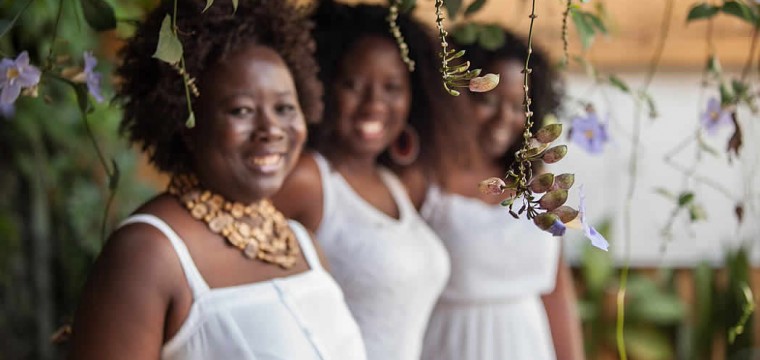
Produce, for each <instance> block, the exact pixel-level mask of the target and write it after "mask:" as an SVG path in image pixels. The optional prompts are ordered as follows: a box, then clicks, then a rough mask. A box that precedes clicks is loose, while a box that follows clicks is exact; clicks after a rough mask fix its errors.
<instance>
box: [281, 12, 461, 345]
mask: <svg viewBox="0 0 760 360" xmlns="http://www.w3.org/2000/svg"><path fill="white" fill-rule="evenodd" d="M388 16H389V9H388V8H387V7H383V6H378V5H355V6H351V5H343V4H337V3H335V2H333V1H322V2H321V3H320V5H319V7H318V8H317V10H316V13H315V15H314V20H315V23H316V27H315V29H314V31H313V34H314V38H315V40H316V41H317V59H318V62H319V66H320V78H321V80H322V82H323V84H324V86H325V97H324V99H325V116H324V117H323V121H322V123H320V124H318V125H316V126H315V127H314V128H313V129H312V131H311V135H310V138H309V145H310V148H311V150H312V151H311V152H308V153H305V154H304V156H302V158H301V160H300V161H299V163H298V165H297V166H296V169H295V170H294V171H293V173H292V174H291V175H290V176H289V178H288V179H287V180H286V183H285V185H284V186H283V190H282V191H281V192H279V193H278V194H277V196H276V197H275V203H276V204H277V205H278V207H280V208H281V209H282V211H283V213H285V214H287V215H288V216H290V217H292V218H294V219H296V220H298V221H300V222H301V223H303V224H304V225H305V226H306V227H307V228H308V229H310V230H312V231H314V233H315V234H316V237H317V241H318V242H319V243H320V245H321V246H322V248H323V249H324V250H325V254H326V256H327V258H328V259H329V261H330V265H331V266H332V274H333V276H334V277H335V279H336V280H337V282H338V284H340V286H341V288H342V289H343V292H344V294H345V298H346V303H347V304H348V306H349V308H350V309H351V312H352V314H353V315H354V317H355V318H356V321H357V323H358V324H359V328H360V329H361V332H362V336H363V338H364V342H365V345H366V347H367V356H368V358H369V359H377V360H388V359H393V360H416V359H419V356H420V351H421V346H422V339H423V335H424V330H425V326H426V324H427V321H428V315H429V314H430V311H431V310H432V308H433V305H434V304H435V301H436V299H437V298H438V296H439V294H440V291H441V290H442V289H443V286H444V284H445V282H446V279H447V278H448V274H449V260H448V254H446V251H445V249H444V248H443V246H442V245H441V243H440V240H439V239H438V237H436V236H435V234H434V233H433V232H432V231H431V230H430V228H429V227H428V226H427V225H426V224H425V222H424V221H423V220H422V219H421V218H420V217H419V214H418V213H417V211H416V210H415V208H414V205H413V204H412V203H411V202H410V199H409V196H408V194H407V192H406V190H405V188H404V187H403V184H402V183H401V182H400V181H399V179H398V177H396V176H395V175H394V174H393V173H392V172H391V171H389V169H388V168H389V167H395V166H398V165H400V164H403V163H405V162H408V161H410V160H413V159H411V158H413V157H414V155H419V157H420V158H428V159H430V161H438V160H447V159H451V157H446V156H438V154H435V153H432V152H428V150H429V149H432V148H433V146H432V144H433V143H434V142H435V141H437V138H439V137H442V135H444V134H443V132H444V131H445V129H446V125H447V124H449V123H450V122H453V121H461V120H462V118H461V117H457V111H458V110H457V108H456V107H455V106H454V104H456V103H457V102H456V101H450V98H449V97H447V95H446V93H445V90H444V89H443V87H442V86H441V83H440V79H439V76H438V70H437V69H438V60H437V59H438V58H437V48H436V46H435V42H434V40H433V36H432V35H431V33H430V32H429V29H427V28H425V27H424V26H422V25H421V24H419V23H417V22H416V21H414V20H413V19H412V18H411V17H410V16H409V15H407V14H399V17H398V25H399V27H400V28H401V32H402V33H403V34H404V38H405V40H406V43H407V44H408V49H409V54H408V57H409V59H410V60H412V61H414V65H415V66H414V71H410V68H411V66H410V64H409V63H405V62H404V59H403V56H402V53H401V51H400V50H399V46H398V44H397V43H396V40H395V39H394V37H393V35H392V34H391V31H390V30H389V25H388V21H387V18H388ZM434 124H435V126H433V125H434ZM414 134H418V135H416V136H415V135H414ZM417 141H419V142H417ZM416 150H419V153H418V152H417V151H416Z"/></svg>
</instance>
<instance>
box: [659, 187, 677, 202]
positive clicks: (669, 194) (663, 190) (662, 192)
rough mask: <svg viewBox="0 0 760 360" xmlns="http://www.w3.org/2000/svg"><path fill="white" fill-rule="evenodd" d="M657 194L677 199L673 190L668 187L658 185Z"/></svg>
mask: <svg viewBox="0 0 760 360" xmlns="http://www.w3.org/2000/svg"><path fill="white" fill-rule="evenodd" d="M654 192H655V194H659V195H662V196H664V197H666V198H668V199H670V200H675V198H676V196H675V194H673V193H672V192H670V191H669V190H668V189H666V188H664V187H658V188H655V189H654Z"/></svg>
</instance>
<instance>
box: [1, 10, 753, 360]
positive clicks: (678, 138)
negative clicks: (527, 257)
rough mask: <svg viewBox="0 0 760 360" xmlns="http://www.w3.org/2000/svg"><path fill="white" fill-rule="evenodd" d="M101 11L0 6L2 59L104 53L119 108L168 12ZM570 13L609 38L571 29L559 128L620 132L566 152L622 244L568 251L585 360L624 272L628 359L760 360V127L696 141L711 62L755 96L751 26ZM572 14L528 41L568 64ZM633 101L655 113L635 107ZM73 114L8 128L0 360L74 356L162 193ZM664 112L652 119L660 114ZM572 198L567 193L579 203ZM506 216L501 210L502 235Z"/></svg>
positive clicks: (611, 340) (509, 17) (56, 59)
mask: <svg viewBox="0 0 760 360" xmlns="http://www.w3.org/2000/svg"><path fill="white" fill-rule="evenodd" d="M217 1H224V0H217ZM302 2H304V3H308V2H309V1H308V0H303V1H302ZM346 2H351V3H357V2H373V3H387V1H386V0H377V1H346ZM729 2H730V1H729ZM93 3H99V2H98V1H91V0H82V1H55V0H32V1H21V0H16V1H13V0H0V31H2V32H1V33H0V34H2V35H0V55H2V57H3V58H15V57H16V55H17V54H19V53H20V52H22V51H24V50H26V51H28V52H29V55H30V57H31V59H32V63H33V64H35V65H37V66H38V67H41V68H44V66H43V64H48V65H49V66H51V68H55V69H58V68H67V67H76V66H79V67H81V66H82V63H83V59H82V58H83V52H84V51H87V50H90V51H93V53H94V55H95V56H96V57H97V58H98V65H97V66H96V70H97V71H98V72H100V73H101V74H103V81H102V91H103V93H104V96H105V97H106V99H110V97H111V96H112V95H113V90H112V88H113V85H112V84H113V82H114V79H113V78H111V76H110V73H111V70H112V68H113V62H114V61H115V58H116V55H115V54H116V52H117V50H118V48H119V46H120V43H121V40H120V39H122V38H124V37H126V36H129V34H130V33H131V31H132V30H133V24H134V22H135V21H139V20H140V19H141V18H142V16H143V14H144V13H145V11H146V10H147V9H150V8H151V7H152V6H154V4H155V3H156V0H105V3H107V4H109V5H110V6H111V7H113V9H114V13H115V19H116V20H117V28H116V29H115V30H109V31H101V32H98V31H95V30H93V29H92V24H91V23H89V22H87V21H85V18H86V14H85V12H86V9H88V6H91V5H92V4H93ZM472 3H473V1H470V0H460V1H447V6H456V5H457V4H459V7H460V8H461V9H464V8H466V7H467V6H468V5H471V4H472ZM572 3H573V4H574V6H577V8H575V10H574V12H576V13H578V14H583V13H587V14H591V15H592V16H593V17H595V18H597V19H598V20H599V22H600V23H601V24H602V25H603V26H602V27H596V28H594V27H592V29H591V30H590V31H591V33H590V34H589V30H588V28H587V27H584V26H585V25H587V24H586V23H585V22H583V21H582V20H576V19H574V18H573V17H572V16H570V17H569V19H568V40H569V47H568V53H569V55H570V61H569V62H568V66H567V67H565V68H564V70H563V76H564V78H565V80H566V83H567V90H568V91H567V92H568V95H569V98H568V100H567V101H566V109H565V110H566V111H565V113H563V114H561V115H560V116H559V119H558V120H559V121H561V122H563V123H568V124H569V123H570V121H571V120H572V118H573V117H574V116H578V115H581V114H582V112H583V109H584V108H585V106H586V105H588V104H593V106H594V108H595V109H596V110H597V112H598V113H599V114H600V116H601V118H602V121H603V122H607V129H608V132H609V141H608V142H607V143H606V144H605V146H604V151H603V152H602V153H600V154H590V153H588V152H586V151H585V150H584V149H583V148H582V147H579V146H575V145H573V144H572V143H571V142H570V141H569V140H567V141H566V142H567V143H568V144H569V146H570V153H569V155H568V156H567V158H566V160H565V161H562V162H560V163H558V165H557V166H556V167H555V168H554V169H553V170H554V171H555V172H556V171H560V172H573V173H575V174H576V183H577V184H583V185H584V187H585V193H586V197H587V208H588V209H589V210H588V211H589V217H590V219H591V222H592V223H593V224H594V225H595V226H596V227H597V229H600V231H602V232H603V233H604V234H605V235H606V236H607V238H608V239H609V240H610V243H611V247H610V252H609V253H604V252H601V251H599V250H596V249H594V248H591V247H590V246H589V245H588V244H587V240H585V239H583V238H582V237H580V236H574V234H571V235H570V236H568V237H567V238H565V239H562V240H561V241H563V242H564V251H565V256H566V257H567V259H568V260H569V261H570V263H571V264H572V265H573V268H574V275H575V280H576V285H577V287H576V288H577V292H578V296H579V311H580V312H581V315H582V318H583V321H584V340H585V342H586V350H587V355H588V357H589V358H590V359H613V358H616V357H617V352H616V350H615V319H616V311H617V310H616V309H617V308H616V303H615V298H616V295H617V291H618V288H619V279H620V277H619V275H620V270H621V269H622V268H623V267H624V266H626V264H628V265H630V267H631V274H630V276H629V278H628V289H627V297H626V322H625V334H626V344H627V348H628V355H629V358H631V359H751V358H760V352H757V354H758V355H755V354H756V352H755V350H754V349H755V348H756V347H758V344H760V328H758V327H759V326H760V321H754V320H753V319H754V314H752V315H749V314H750V312H751V310H752V308H751V305H752V304H754V299H757V298H758V295H760V271H758V268H757V264H758V261H760V249H758V244H757V243H758V241H760V222H758V220H760V193H759V192H758V188H760V169H759V168H760V148H758V146H759V145H758V144H757V141H755V140H756V139H758V138H759V137H760V115H758V114H757V113H756V112H752V111H751V109H750V108H749V107H748V106H738V107H737V119H738V124H739V125H740V126H741V129H742V135H743V139H744V141H743V146H742V147H741V148H740V151H739V152H738V154H733V153H732V154H729V152H728V151H727V144H728V143H729V140H730V139H731V138H732V136H733V135H734V132H735V128H733V127H731V126H729V127H724V128H721V129H718V131H717V132H716V133H714V134H707V133H705V132H702V131H700V116H701V115H702V114H703V113H704V112H705V111H706V108H707V102H708V99H710V98H714V97H720V96H721V94H720V89H719V86H718V83H717V82H716V78H715V76H712V75H715V65H713V66H712V67H709V68H710V69H712V70H711V71H707V70H706V69H707V68H708V59H710V58H711V56H713V58H714V59H715V60H716V61H713V62H712V63H713V64H715V63H719V64H720V69H721V71H720V76H721V78H722V79H724V80H725V81H727V82H730V81H731V79H734V78H742V76H743V73H744V72H745V68H746V67H747V64H748V62H749V64H750V66H749V70H748V75H746V78H747V79H749V80H748V81H749V83H751V84H755V85H756V84H758V83H760V81H758V80H760V75H759V74H758V73H759V72H760V69H759V65H758V63H760V60H758V59H757V58H758V57H760V54H759V51H758V49H757V48H755V49H754V50H752V49H751V44H752V40H753V29H754V28H753V25H752V24H750V23H748V22H747V21H744V20H742V19H741V18H740V17H738V16H731V15H730V14H728V13H725V14H718V15H715V16H714V17H712V18H711V19H710V20H707V19H698V20H694V21H690V22H687V18H688V16H689V14H690V11H691V10H692V8H693V7H694V6H695V5H696V4H697V2H696V1H663V0H640V1H635V2H633V1H603V0H590V1H579V0H575V1H573V2H572ZM725 3H726V2H724V1H713V2H711V4H713V5H716V6H720V5H721V4H725ZM743 3H745V4H753V2H751V1H745V2H743ZM60 4H63V7H62V8H61V9H62V11H61V12H60V21H59V22H58V24H57V31H55V30H54V29H56V19H57V18H58V17H59V14H58V12H59V5H60ZM531 4H532V2H531V1H530V0H487V1H485V3H484V5H483V7H482V8H481V9H480V10H478V11H477V12H475V13H473V14H472V15H470V16H467V17H465V16H463V15H461V14H460V15H459V16H457V17H455V18H454V19H448V20H447V23H446V26H447V27H449V26H452V25H455V24H460V25H461V24H463V23H466V22H470V21H479V22H488V23H498V24H500V25H502V26H505V27H507V28H509V29H512V30H514V31H516V32H517V33H520V34H523V35H527V33H528V27H529V22H530V21H529V18H528V15H529V14H530V11H531ZM416 5H417V6H416V9H415V10H414V15H415V16H416V17H417V18H419V19H420V20H422V21H423V22H425V23H427V24H430V25H431V26H433V25H434V19H435V15H434V1H433V0H417V1H416ZM566 5H567V2H566V1H560V0H542V1H537V7H536V13H537V14H538V16H539V17H538V18H537V19H536V22H535V28H534V35H535V36H534V41H535V42H536V43H537V45H538V46H539V47H540V48H542V49H544V50H546V51H548V52H549V53H550V54H551V55H552V58H553V60H555V61H557V62H558V63H559V62H560V61H561V60H562V59H563V57H564V51H563V47H564V46H563V39H562V24H563V14H564V12H565V9H566ZM751 6H755V7H757V5H751ZM23 9H25V11H24V12H23V13H21V15H20V16H19V17H18V19H17V20H16V21H15V22H14V18H15V17H16V15H17V14H19V13H20V12H21V11H22V10H23ZM757 16H760V15H757ZM450 20H453V21H450ZM602 30H603V31H602ZM53 34H56V35H55V38H54V37H53ZM584 44H585V45H586V46H584ZM51 49H52V50H51ZM658 49H661V51H659V50H658ZM751 52H754V54H751ZM753 55H754V57H752V56H753ZM653 59H659V61H657V62H656V66H653ZM653 70H656V71H653ZM711 74H712V75H711ZM711 76H712V77H711ZM610 79H614V81H611V80H610ZM639 90H641V91H642V92H645V93H646V94H648V95H647V96H648V98H651V99H652V103H653V104H654V106H653V108H650V106H648V105H647V104H646V102H642V101H640V100H637V99H641V98H637V97H636V96H635V95H636V94H637V91H639ZM753 91H757V88H756V86H755V89H754V90H753ZM80 95H81V94H80ZM753 96H755V97H757V96H759V95H758V94H754V95H753ZM77 100H78V95H77V93H76V92H75V91H73V90H72V88H71V87H70V86H69V84H66V83H64V82H61V81H56V79H54V78H50V77H43V79H42V83H41V85H40V91H39V95H38V97H37V98H31V97H21V98H20V99H19V100H18V101H17V102H16V103H15V107H14V109H12V111H9V110H8V109H4V110H3V112H2V113H3V114H2V115H0V349H1V350H0V359H55V358H59V357H61V355H62V354H63V353H64V352H65V342H63V343H57V342H56V341H54V340H56V339H58V338H59V337H58V336H54V335H60V334H56V332H57V331H58V330H59V329H60V328H61V326H63V325H65V324H67V323H69V322H70V321H71V317H72V315H73V311H74V309H75V307H76V302H77V297H78V293H79V291H80V289H81V286H82V285H83V283H84V281H85V278H86V274H87V271H88V269H89V266H90V264H91V262H92V261H93V259H94V258H95V256H96V255H97V254H98V251H99V249H100V247H101V245H102V239H103V236H102V234H103V233H104V232H108V231H109V230H110V229H112V227H113V226H114V225H115V224H117V223H118V221H119V219H121V218H123V217H124V216H125V215H126V214H128V213H130V212H131V211H132V210H133V209H134V208H135V206H136V205H137V204H139V203H141V202H142V201H144V200H145V199H147V198H148V197H150V196H152V195H154V194H155V193H157V192H159V191H161V190H162V189H163V188H164V186H165V184H166V182H167V179H166V178H164V177H162V176H161V175H159V174H157V173H155V172H154V171H153V170H152V169H151V168H150V167H149V166H148V165H147V164H146V162H145V161H144V159H143V158H142V157H141V156H140V155H139V154H138V152H137V151H136V149H130V148H129V147H127V145H126V143H125V142H124V141H122V140H121V139H120V138H119V137H118V133H117V128H118V122H119V120H120V113H119V109H118V108H117V107H116V106H110V105H109V104H108V100H106V101H105V102H103V103H97V102H93V106H92V107H91V108H90V109H89V110H90V112H89V113H88V114H87V116H86V120H85V119H83V117H82V115H81V113H80V105H79V104H80V103H79V102H78V101H77ZM652 110H655V112H656V113H657V114H656V115H657V116H656V117H650V116H649V113H650V112H652ZM90 132H91V133H92V134H93V135H94V138H95V139H96V140H97V144H98V146H99V148H100V150H101V152H102V154H103V160H104V163H105V164H106V167H105V168H104V167H103V166H102V165H101V159H100V157H99V155H98V152H97V151H95V148H94V147H93V143H92V141H91V138H90V137H88V133H90ZM114 164H115V165H114ZM632 168H635V171H633V172H632ZM116 179H118V182H116V181H115V180H116ZM576 188H577V187H576ZM110 189H116V190H115V192H112V191H111V190H110ZM112 194H115V195H113V196H112ZM577 197H578V194H577V193H571V195H570V199H571V202H573V203H576V202H577ZM107 204H110V208H109V210H108V212H106V207H107ZM628 206H630V207H628ZM629 214H630V215H629ZM510 219H511V218H510V217H509V215H508V213H507V212H506V211H505V218H504V220H505V221H510ZM103 224H105V225H103ZM627 226H630V233H629V232H627ZM746 289H751V293H750V295H751V296H749V297H747V296H745V290H746ZM748 300H752V301H751V302H749V301H748ZM743 315H749V316H748V317H747V316H743ZM743 317H744V319H742V318H743ZM744 320H746V321H744ZM737 324H739V325H742V324H743V325H744V326H743V328H742V329H741V330H742V331H741V334H738V335H737V336H736V337H735V339H733V341H730V339H729V333H730V332H731V331H732V330H733V331H734V332H736V330H737V327H736V325H737ZM113 326H118V324H113Z"/></svg>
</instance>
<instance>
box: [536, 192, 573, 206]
mask: <svg viewBox="0 0 760 360" xmlns="http://www.w3.org/2000/svg"><path fill="white" fill-rule="evenodd" d="M565 201H567V190H564V189H560V190H553V191H549V192H548V193H546V194H544V196H542V197H541V199H539V200H538V204H539V205H540V206H541V208H542V209H545V210H549V211H552V210H554V209H556V208H558V207H560V206H562V205H563V204H564V203H565Z"/></svg>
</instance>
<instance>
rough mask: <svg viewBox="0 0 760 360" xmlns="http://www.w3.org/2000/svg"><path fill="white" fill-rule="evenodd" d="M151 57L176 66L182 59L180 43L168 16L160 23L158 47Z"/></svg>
mask: <svg viewBox="0 0 760 360" xmlns="http://www.w3.org/2000/svg"><path fill="white" fill-rule="evenodd" d="M153 57H155V58H156V59H159V60H161V61H164V62H167V63H169V64H177V63H179V61H180V60H181V59H182V43H181V42H180V41H179V38H178V37H177V34H176V33H175V32H174V29H173V26H172V18H171V16H170V15H169V14H167V15H166V17H164V20H163V21H162V22H161V30H160V32H159V33H158V46H156V52H155V53H154V54H153Z"/></svg>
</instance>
